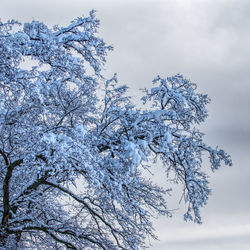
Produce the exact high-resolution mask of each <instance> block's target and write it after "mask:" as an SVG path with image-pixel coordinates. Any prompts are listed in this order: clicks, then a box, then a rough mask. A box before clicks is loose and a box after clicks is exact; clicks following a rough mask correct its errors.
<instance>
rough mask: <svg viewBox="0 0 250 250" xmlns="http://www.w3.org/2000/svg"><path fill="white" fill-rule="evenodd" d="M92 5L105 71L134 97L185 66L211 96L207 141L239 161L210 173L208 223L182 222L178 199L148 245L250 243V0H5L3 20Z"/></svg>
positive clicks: (64, 16) (179, 247) (196, 249)
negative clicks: (104, 45)
mask: <svg viewBox="0 0 250 250" xmlns="http://www.w3.org/2000/svg"><path fill="white" fill-rule="evenodd" d="M91 9H96V10H97V16H98V18H99V19H100V20H101V29H100V34H101V36H102V37H103V38H104V39H105V40H106V41H107V42H108V43H110V44H112V45H113V46H114V47H115V50H114V51H113V52H111V53H110V54H109V58H108V63H107V71H106V75H107V76H111V75H112V73H114V72H117V73H118V76H119V79H120V81H121V82H123V83H126V84H127V85H129V86H130V88H131V90H132V92H133V93H134V95H135V93H137V89H139V88H144V87H148V88H150V86H151V80H152V79H153V78H154V77H155V76H156V75H158V74H160V75H161V76H162V77H163V76H169V75H172V74H175V73H178V72H180V73H182V74H183V75H184V76H186V77H187V78H189V79H191V80H192V81H194V82H196V83H197V84H198V89H199V91H201V92H203V93H207V94H208V95H209V96H210V98H211V99H212V103H211V104H210V105H209V117H208V119H207V121H206V123H204V125H202V127H201V129H202V130H203V131H204V132H205V133H206V137H205V138H206V141H207V142H208V143H209V144H210V145H211V146H217V145H219V146H220V147H222V148H223V149H225V151H227V152H228V153H229V154H231V156H232V160H233V164H234V165H233V167H232V168H228V167H222V168H221V169H220V170H219V171H218V172H216V173H215V174H213V175H212V176H211V178H210V183H211V184H210V185H211V188H212V196H211V197H210V200H209V203H208V205H207V206H206V208H204V209H202V217H203V224H202V225H195V224H193V223H186V222H184V221H183V212H184V209H185V206H184V205H180V209H178V210H176V212H175V215H174V217H173V218H172V219H167V218H159V219H158V220H157V221H156V222H155V229H156V234H157V235H158V236H159V240H160V241H151V243H152V244H153V246H152V247H150V248H149V249H152V250H165V249H168V250H191V249H192V250H208V249H209V250H211V249H212V250H231V249H240V250H247V249H249V246H250V195H249V193H250V166H249V155H250V112H249V108H250V77H249V72H250V15H249V13H250V1H249V0H213V1H211V0H207V1H206V0H165V1H164V0H162V1H160V0H144V1H140V0H134V1H130V0H123V1H122V0H113V1H111V0H109V1H108V0H100V1H97V0H1V7H0V18H1V19H2V21H6V20H8V19H12V18H14V19H17V20H19V21H21V22H28V21H32V20H40V21H44V22H45V23H46V24H48V25H54V24H61V25H63V24H65V25H66V24H67V23H69V21H70V20H72V19H73V18H75V17H77V16H81V15H83V14H84V15H87V14H88V12H89V11H90V10H91ZM160 181H161V182H162V183H163V180H160ZM176 194H178V192H177V193H176ZM177 196H178V195H177ZM175 197H176V196H174V198H173V200H172V201H170V204H171V205H172V206H173V208H176V207H177V206H178V203H177V202H176V201H177V200H178V199H177V198H178V197H177V198H175Z"/></svg>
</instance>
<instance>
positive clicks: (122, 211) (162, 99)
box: [0, 11, 231, 249]
mask: <svg viewBox="0 0 250 250" xmlns="http://www.w3.org/2000/svg"><path fill="white" fill-rule="evenodd" d="M98 26H99V21H98V20H97V19H96V17H95V14H94V11H91V12H90V14H89V16H88V17H80V18H77V19H75V20H73V21H72V22H71V24H70V25H69V26H67V27H63V28H62V27H59V26H55V27H53V28H52V29H49V28H48V27H47V26H46V25H45V24H43V23H41V22H37V21H33V22H31V23H25V24H24V25H23V26H22V25H21V24H20V23H18V22H17V21H8V22H6V23H0V51H1V57H0V126H1V127H0V129H1V130H0V158H1V159H0V161H1V165H0V170H1V171H0V179H1V182H0V183H1V189H0V190H1V191H0V199H1V201H2V202H1V203H0V219H1V221H0V223H1V229H0V244H1V245H0V248H2V249H16V248H18V249H65V248H68V249H137V248H138V247H143V246H144V241H145V237H147V236H148V235H149V236H152V237H155V235H154V233H153V228H152V224H151V217H152V216H153V215H156V214H161V215H170V214H171V212H170V210H169V209H168V207H167V205H166V194H167V193H168V192H169V191H170V190H165V189H163V188H161V187H158V186H157V185H155V184H154V183H152V181H151V180H150V179H149V178H147V177H146V175H145V174H144V173H145V172H147V171H148V170H149V168H150V164H151V165H152V164H154V162H155V160H156V159H159V160H161V162H162V163H163V165H164V167H165V170H166V172H167V174H169V173H174V174H175V180H176V181H178V182H181V183H182V185H183V190H184V191H183V196H184V198H185V201H186V202H187V212H186V214H185V215H184V218H185V220H194V221H195V222H198V223H200V222H201V217H200V212H199V211H200V208H201V207H202V206H203V205H205V204H206V202H207V199H208V196H209V193H210V189H209V187H208V180H207V176H206V174H205V173H204V172H203V170H202V164H201V163H202V155H203V152H207V154H208V157H209V158H210V163H211V168H212V170H216V169H218V168H219V167H220V164H221V162H222V161H224V162H225V164H227V165H231V160H230V157H229V156H228V155H227V154H226V153H225V152H224V151H223V150H220V149H213V148H211V147H209V146H207V145H206V144H205V143H204V142H203V134H202V133H201V132H199V130H197V129H196V128H195V125H197V124H199V123H201V122H203V121H204V120H205V118H206V117H207V110H206V105H207V104H208V103H209V98H208V96H207V95H204V94H199V93H196V84H194V83H192V82H191V81H189V80H187V79H185V78H184V77H183V76H182V75H180V74H177V75H175V76H171V77H167V78H161V77H160V76H158V77H156V79H154V80H153V84H154V87H153V88H152V89H151V90H145V91H144V97H143V98H142V104H147V105H144V106H143V105H141V106H142V107H145V106H147V107H148V106H149V105H151V107H150V108H144V109H143V108H140V109H139V108H136V107H135V105H133V104H132V101H131V98H130V97H129V96H128V95H127V93H126V91H127V88H128V87H127V86H124V85H122V86H121V85H119V84H118V81H117V77H116V75H114V76H113V77H112V78H111V79H105V77H104V76H103V74H102V69H103V67H104V64H105V58H106V54H107V52H108V51H109V50H111V49H112V47H111V46H108V45H106V43H105V42H104V41H103V40H102V39H101V38H99V37H98V36H97V31H98ZM27 65H28V66H27ZM29 65H30V66H29ZM166 176H167V175H166Z"/></svg>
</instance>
